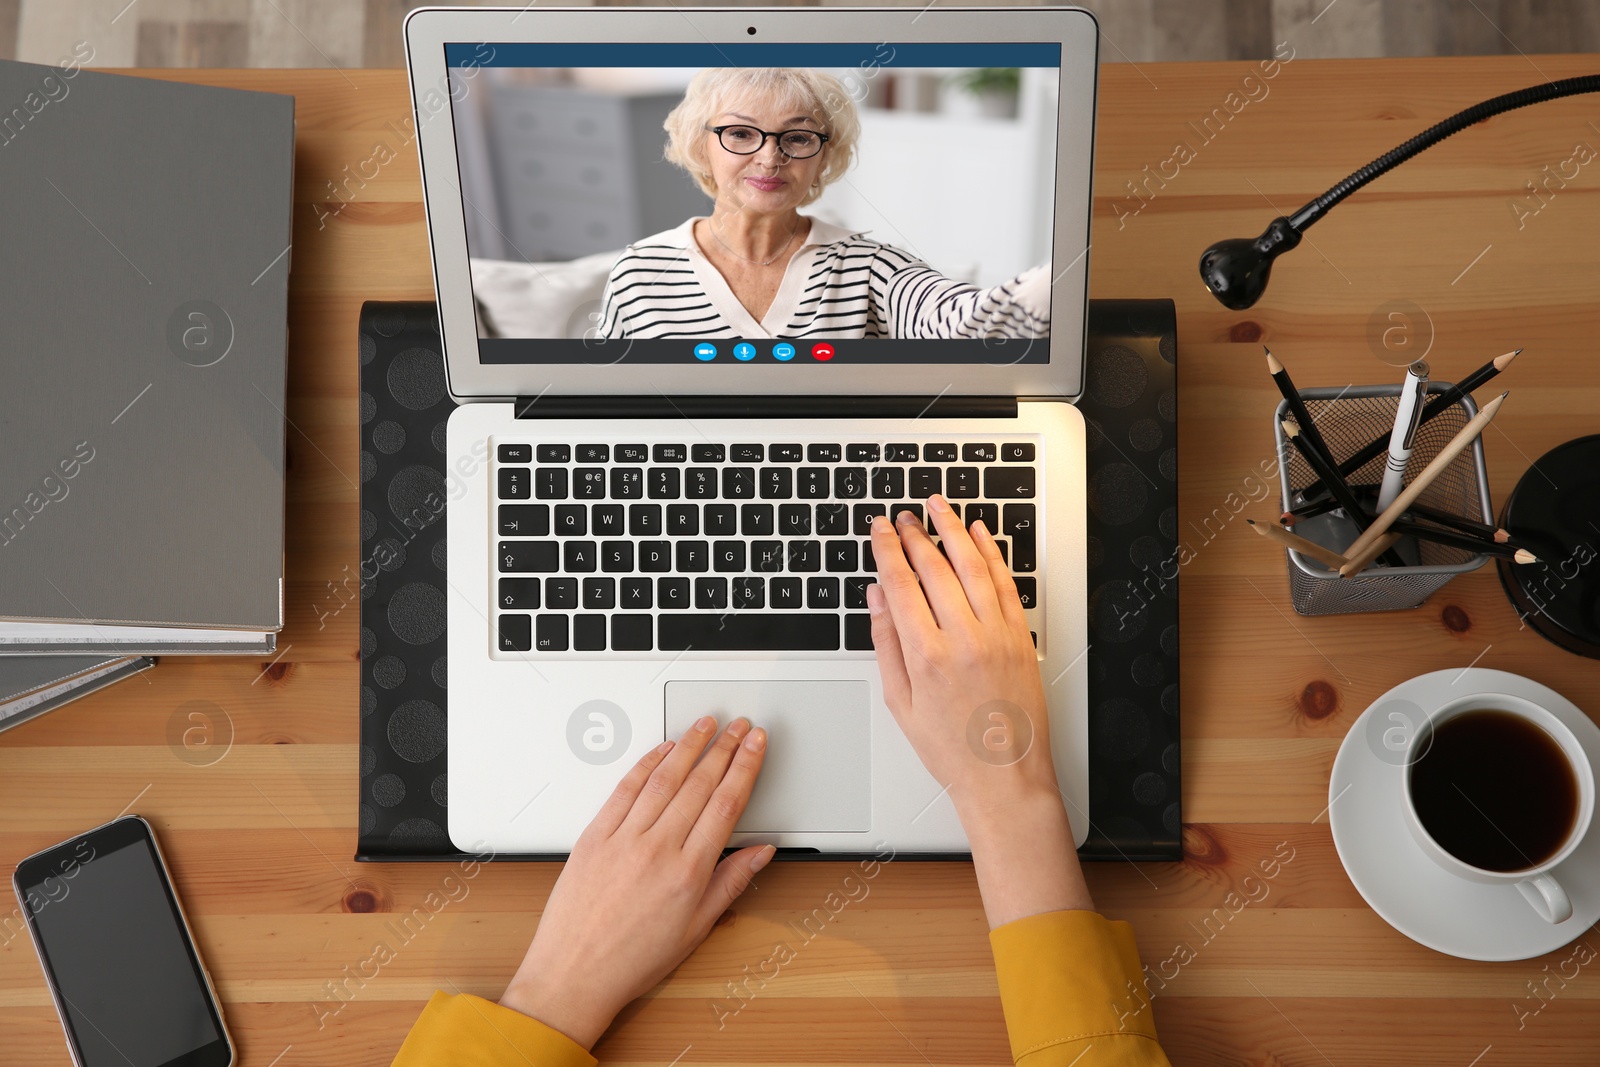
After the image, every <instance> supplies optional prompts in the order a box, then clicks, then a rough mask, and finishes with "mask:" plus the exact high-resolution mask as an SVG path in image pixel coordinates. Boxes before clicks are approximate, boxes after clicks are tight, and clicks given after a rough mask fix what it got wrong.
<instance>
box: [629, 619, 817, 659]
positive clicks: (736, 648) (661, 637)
mask: <svg viewBox="0 0 1600 1067" xmlns="http://www.w3.org/2000/svg"><path fill="white" fill-rule="evenodd" d="M656 634H657V641H656V648H658V649H660V650H661V651H663V652H684V651H687V650H689V649H702V650H705V651H708V652H766V651H781V650H784V649H798V650H805V651H819V650H835V651H836V650H837V649H838V648H839V616H837V615H833V614H828V615H753V614H752V615H746V614H744V613H743V612H737V613H724V614H719V615H677V614H673V615H658V616H656Z"/></svg>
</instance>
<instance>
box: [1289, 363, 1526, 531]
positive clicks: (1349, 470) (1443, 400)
mask: <svg viewBox="0 0 1600 1067" xmlns="http://www.w3.org/2000/svg"><path fill="white" fill-rule="evenodd" d="M1521 352H1522V349H1520V348H1519V349H1516V350H1515V351H1512V352H1505V353H1503V354H1501V355H1498V356H1496V357H1494V358H1493V359H1491V360H1490V361H1489V362H1487V363H1485V364H1484V365H1483V366H1481V367H1479V368H1478V369H1477V370H1475V371H1473V372H1472V373H1471V374H1469V375H1467V376H1466V377H1465V378H1463V379H1462V380H1461V381H1459V382H1457V383H1456V384H1455V385H1452V386H1450V387H1449V388H1447V389H1445V390H1444V392H1442V393H1439V394H1438V395H1437V396H1435V397H1434V398H1433V399H1432V400H1430V401H1428V402H1427V403H1426V404H1424V405H1423V407H1422V417H1421V418H1420V419H1418V420H1417V424H1418V425H1419V426H1421V425H1423V424H1425V423H1427V422H1429V421H1430V420H1431V419H1433V417H1434V416H1435V415H1438V414H1439V413H1440V412H1442V411H1445V410H1447V409H1449V408H1451V407H1453V406H1455V405H1456V404H1457V403H1459V402H1460V400H1461V398H1462V397H1464V396H1466V395H1467V394H1468V393H1470V392H1472V391H1473V390H1475V389H1477V388H1478V387H1479V386H1481V385H1483V384H1484V383H1485V382H1487V381H1488V380H1489V379H1491V378H1493V377H1494V376H1495V375H1497V374H1499V373H1500V372H1501V371H1503V370H1505V369H1506V368H1507V367H1509V366H1511V361H1512V360H1514V359H1516V358H1517V356H1518V354H1519V353H1521ZM1388 447H1389V435H1388V434H1384V435H1383V436H1381V437H1374V438H1373V439H1372V440H1370V441H1368V442H1367V443H1366V444H1364V445H1362V446H1361V447H1360V448H1358V449H1356V451H1355V452H1353V453H1351V455H1350V457H1349V458H1348V459H1346V460H1345V461H1344V462H1343V463H1341V464H1339V473H1340V474H1342V475H1344V476H1345V477H1347V478H1348V477H1349V476H1350V475H1352V474H1354V473H1355V472H1356V471H1358V470H1360V469H1361V468H1362V467H1363V466H1365V465H1366V464H1367V463H1369V462H1371V461H1372V460H1373V459H1374V458H1376V457H1377V456H1378V455H1379V454H1380V453H1382V452H1383V451H1384V450H1385V449H1387V448H1388ZM1325 493H1326V491H1325V490H1324V489H1323V487H1322V486H1321V485H1320V484H1312V485H1308V486H1306V487H1305V488H1304V489H1302V490H1300V499H1301V500H1302V501H1304V502H1306V503H1312V502H1314V501H1316V500H1319V499H1321V497H1322V495H1324V494H1325Z"/></svg>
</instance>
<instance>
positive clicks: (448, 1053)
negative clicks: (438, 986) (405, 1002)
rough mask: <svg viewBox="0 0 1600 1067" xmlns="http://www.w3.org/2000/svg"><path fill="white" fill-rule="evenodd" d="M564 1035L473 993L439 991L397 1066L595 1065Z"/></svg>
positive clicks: (408, 1038)
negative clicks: (443, 1064)
mask: <svg viewBox="0 0 1600 1067" xmlns="http://www.w3.org/2000/svg"><path fill="white" fill-rule="evenodd" d="M599 1062H600V1061H599V1060H597V1059H595V1058H594V1057H593V1056H591V1055H589V1053H588V1051H587V1050H586V1049H584V1047H583V1046H582V1045H580V1044H578V1043H577V1042H576V1041H574V1040H572V1039H571V1038H570V1037H568V1036H567V1035H565V1034H563V1033H562V1032H561V1031H559V1030H556V1029H554V1028H552V1027H549V1026H546V1025H545V1024H544V1023H542V1022H540V1021H539V1020H537V1019H533V1018H530V1017H528V1016H526V1015H524V1014H522V1013H521V1012H518V1011H512V1010H511V1009H510V1008H504V1007H501V1006H500V1005H499V1004H496V1003H494V1002H493V1001H490V1000H484V999H483V998H482V997H475V996H473V995H472V994H470V993H462V994H459V995H457V996H451V995H450V994H448V993H435V994H434V995H433V999H432V1000H429V1001H428V1006H427V1007H426V1008H424V1009H423V1010H422V1015H421V1016H420V1017H419V1018H418V1019H417V1021H416V1024H415V1025H414V1026H412V1027H411V1033H410V1034H408V1035H406V1040H405V1044H403V1045H401V1046H400V1052H399V1054H398V1055H396V1056H395V1058H394V1065H393V1067H438V1065H439V1064H441V1063H448V1064H451V1065H452V1067H530V1065H532V1067H595V1064H597V1063H599Z"/></svg>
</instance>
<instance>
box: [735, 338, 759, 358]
mask: <svg viewBox="0 0 1600 1067" xmlns="http://www.w3.org/2000/svg"><path fill="white" fill-rule="evenodd" d="M733 358H734V359H737V360H738V361H739V362H741V363H749V362H750V361H751V360H752V359H755V358H756V346H755V345H753V344H751V343H750V342H749V341H740V342H739V343H738V344H736V345H734V346H733Z"/></svg>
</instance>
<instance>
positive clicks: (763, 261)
mask: <svg viewBox="0 0 1600 1067" xmlns="http://www.w3.org/2000/svg"><path fill="white" fill-rule="evenodd" d="M706 229H708V230H710V231H711V236H712V237H713V238H715V239H716V242H717V244H719V245H721V246H722V247H723V248H724V249H725V250H726V251H727V253H728V254H729V255H730V256H732V257H734V258H735V259H742V260H744V261H745V262H746V263H754V264H755V265H756V266H758V267H766V266H770V265H771V264H772V263H773V261H774V260H776V259H777V258H778V256H781V255H783V254H784V253H785V252H787V251H788V250H789V242H790V241H793V240H794V235H795V234H797V233H799V232H800V216H798V215H796V216H795V220H794V228H793V229H791V230H790V231H789V237H788V239H787V240H785V241H784V242H783V247H782V248H780V249H778V251H777V252H776V253H775V254H774V255H773V257H772V259H750V258H748V257H746V256H741V255H740V254H739V253H737V252H735V251H734V250H733V249H731V248H729V247H728V242H726V241H724V240H723V239H722V235H721V234H719V233H717V224H716V223H714V222H712V221H711V220H710V219H707V220H706Z"/></svg>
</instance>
